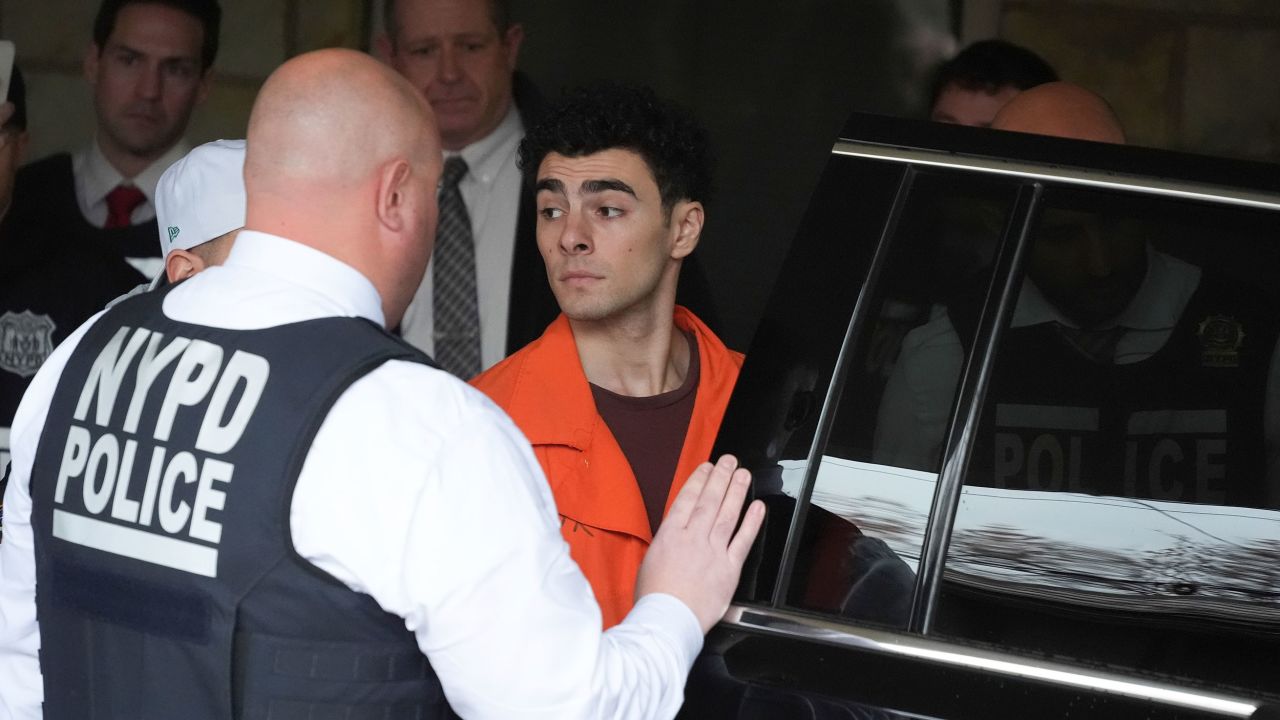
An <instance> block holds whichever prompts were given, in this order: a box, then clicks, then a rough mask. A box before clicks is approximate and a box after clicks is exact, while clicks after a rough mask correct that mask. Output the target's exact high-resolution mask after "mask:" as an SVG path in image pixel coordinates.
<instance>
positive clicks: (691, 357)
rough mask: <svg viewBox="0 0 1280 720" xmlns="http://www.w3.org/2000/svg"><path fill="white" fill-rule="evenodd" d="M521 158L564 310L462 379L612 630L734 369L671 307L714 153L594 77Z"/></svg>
mask: <svg viewBox="0 0 1280 720" xmlns="http://www.w3.org/2000/svg"><path fill="white" fill-rule="evenodd" d="M520 165H521V167H522V168H523V170H524V172H525V173H526V176H527V178H528V179H529V180H530V181H531V184H532V185H533V187H534V189H535V191H536V197H537V210H538V227H537V238H538V249H539V251H540V252H541V254H542V258H543V260H544V261H545V262H546V267H547V278H548V280H549V281H550V283H551V289H552V290H553V291H554V293H555V296H556V301H557V302H558V303H559V305H560V309H561V315H560V316H559V317H558V318H556V320H555V321H554V322H553V323H552V324H551V325H550V326H549V327H548V328H547V330H546V331H545V332H544V333H543V334H542V336H541V337H540V338H538V339H537V340H535V341H533V342H532V343H530V344H529V345H527V346H525V347H524V348H523V349H522V350H520V351H519V352H517V353H516V354H514V355H512V356H511V357H509V358H507V359H506V360H504V361H503V362H501V363H499V364H498V365H496V366H494V367H493V368H492V369H490V370H489V371H487V372H485V373H483V374H481V375H479V376H477V377H476V378H474V379H473V380H472V381H471V382H472V384H473V385H475V386H476V387H477V388H479V389H480V390H482V391H484V392H485V393H486V394H488V395H489V396H490V397H491V398H493V400H494V401H495V402H496V403H497V404H498V405H500V406H501V407H502V409H504V410H506V411H507V413H508V414H509V415H510V416H511V418H512V419H513V420H515V422H516V424H517V425H518V426H519V427H520V429H521V430H522V431H523V432H524V434H525V436H526V437H527V438H528V439H529V442H530V443H531V444H532V445H533V449H534V454H535V455H536V456H537V458H538V461H539V462H540V463H541V464H542V468H543V470H544V471H545V472H546V475H547V479H548V480H549V481H550V483H551V489H552V492H553V493H554V494H555V500H556V507H557V509H558V510H559V513H560V517H561V525H560V529H561V532H562V534H563V535H564V537H565V540H567V541H568V543H569V548H570V551H571V553H572V555H573V558H574V560H576V561H577V562H578V565H579V566H580V567H581V568H582V571H583V573H584V574H586V576H587V579H588V580H589V581H590V582H591V587H592V589H593V590H594V591H595V594H596V599H597V600H598V601H599V603H600V609H601V611H602V613H603V620H604V625H605V627H609V626H612V625H615V624H617V623H619V622H621V621H622V619H623V618H624V617H625V616H626V614H627V612H628V611H629V610H630V609H631V606H632V603H633V601H634V598H633V595H634V592H635V580H636V572H637V570H638V569H639V567H640V561H641V560H642V559H643V557H644V554H645V551H646V550H647V549H648V547H649V542H650V541H651V540H652V538H653V532H654V531H655V530H656V529H657V527H658V523H659V522H660V521H661V520H662V517H663V515H664V514H665V513H666V510H667V508H668V507H669V505H670V503H671V501H672V499H673V498H675V496H676V493H677V492H678V491H679V490H680V486H681V485H682V484H683V478H686V477H688V476H689V474H690V473H691V472H692V471H693V469H694V468H695V467H696V466H697V465H698V463H701V462H703V461H705V460H706V459H707V458H708V456H709V455H710V453H711V445H712V443H713V442H714V440H715V436H716V432H717V430H718V429H719V427H720V420H721V418H722V417H723V416H724V410H725V406H726V405H727V404H728V401H729V394H730V392H731V391H732V390H733V385H734V382H735V381H736V380H737V378H738V368H739V367H740V366H741V365H742V355H741V354H739V353H736V352H733V351H731V350H729V349H728V348H726V347H725V346H724V343H722V342H720V340H719V339H718V338H717V337H716V336H715V334H714V333H712V332H711V330H710V329H708V328H707V326H706V325H704V324H703V323H702V321H700V320H699V319H698V318H697V317H695V316H694V315H693V313H691V312H689V311H688V310H686V309H685V308H683V307H679V306H677V305H676V304H675V297H676V283H677V279H678V276H679V274H680V264H681V262H682V261H683V260H684V258H686V257H688V256H689V253H691V252H693V249H694V248H695V247H696V246H697V244H698V238H699V235H700V234H701V232H702V224H703V217H704V209H703V200H704V199H705V198H706V195H707V192H708V189H709V186H710V177H711V168H710V153H709V149H708V147H707V141H706V133H705V131H703V130H702V129H701V128H700V127H699V126H698V125H697V124H696V123H694V122H693V120H692V119H691V118H689V117H688V116H686V115H685V114H683V113H682V112H681V111H679V110H678V109H676V108H674V107H671V106H669V105H667V104H665V103H663V102H662V101H660V100H659V99H658V98H657V97H656V96H655V95H654V94H653V93H652V92H651V91H649V90H646V89H639V88H629V87H624V86H619V85H595V86H592V87H589V88H584V89H581V90H579V91H577V92H575V93H571V94H569V95H567V96H566V97H565V98H564V100H562V101H561V102H560V103H558V104H557V105H556V106H555V107H553V108H552V109H551V111H550V112H549V113H548V114H547V116H546V117H545V118H544V119H543V120H542V122H540V123H539V124H538V125H537V126H535V127H534V128H532V129H531V130H530V131H529V133H528V134H527V135H526V137H525V139H524V142H522V143H521V145H520ZM676 478H679V479H680V481H679V482H677V481H675V479H676Z"/></svg>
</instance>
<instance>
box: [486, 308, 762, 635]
mask: <svg viewBox="0 0 1280 720" xmlns="http://www.w3.org/2000/svg"><path fill="white" fill-rule="evenodd" d="M675 323H676V326H677V327H680V328H682V329H684V330H687V331H690V332H692V333H693V335H694V336H695V337H696V338H697V341H698V353H699V361H700V363H701V371H700V372H701V374H700V381H699V383H698V389H697V394H696V395H695V396H694V403H693V414H692V416H691V417H690V418H689V431H688V433H687V434H686V436H685V441H684V449H683V450H682V451H681V452H680V461H679V464H678V465H677V466H676V475H675V479H674V481H673V482H672V484H671V492H670V494H669V495H668V496H667V509H668V510H669V509H670V507H671V501H672V500H673V499H674V498H675V496H676V493H678V492H679V491H680V488H681V487H683V485H684V482H685V480H687V479H688V478H689V475H691V474H692V473H693V470H694V468H696V467H697V466H698V464H699V463H701V462H703V461H705V460H707V459H708V457H709V456H710V454H711V445H712V443H713V442H715V438H716V432H717V431H718V430H719V429H720V420H721V418H723V417H724V409H725V406H726V405H728V403H729V394H730V393H731V392H732V391H733V384H734V383H735V382H736V381H737V379H738V368H740V367H741V366H742V354H741V353H737V352H734V351H732V350H730V349H728V348H727V347H725V345H724V343H722V342H720V339H719V338H717V337H716V336H715V334H714V333H712V332H711V330H710V329H709V328H707V326H706V325H703V324H702V321H701V320H699V319H698V318H697V317H695V316H694V314H693V313H691V312H689V311H688V310H686V309H685V308H683V307H679V306H677V307H676V309H675ZM471 384H472V385H474V386H475V387H477V388H479V389H480V390H481V391H483V392H484V393H485V394H487V395H488V396H489V397H490V398H492V399H493V401H494V402H496V403H497V404H498V405H499V406H501V407H502V409H503V410H506V411H507V414H509V415H510V416H511V418H512V419H513V420H515V423H516V425H517V426H518V427H519V428H520V430H521V431H523V432H524V435H525V437H526V438H528V439H529V442H530V444H532V445H533V452H534V455H535V456H536V457H537V458H538V462H539V463H540V464H541V465H542V470H543V472H545V473H546V475H547V480H548V482H549V483H550V484H551V492H552V493H553V494H554V495H555V499H556V508H557V509H558V510H559V513H560V532H561V534H563V535H564V538H565V540H566V541H568V543H569V551H570V553H571V554H572V556H573V559H574V560H576V561H577V563H578V566H579V567H581V568H582V572H583V574H585V575H586V576H587V580H588V581H589V582H590V583H591V589H592V590H593V591H594V592H595V595H596V600H597V601H598V602H599V603H600V610H601V613H602V614H603V619H604V627H606V628H608V627H612V626H613V625H616V624H618V623H619V622H622V619H623V618H624V617H626V615H627V613H628V612H629V611H630V610H631V606H632V605H633V604H634V601H635V597H634V596H635V585H636V573H637V572H638V571H639V570H640V561H641V560H642V559H644V553H645V551H646V550H647V549H648V548H649V543H650V542H651V541H652V540H653V534H652V532H651V531H650V530H649V516H648V513H647V512H646V511H645V507H644V500H643V498H642V497H641V495H640V487H639V485H638V484H637V483H636V479H635V475H634V474H632V472H631V466H630V465H629V464H628V463H627V459H626V457H625V456H624V455H623V454H622V449H621V448H620V447H618V441H617V440H615V439H614V437H613V434H612V433H611V432H609V426H608V425H606V424H605V422H604V419H603V418H601V417H600V414H599V413H598V412H596V406H595V400H594V399H593V398H592V397H591V388H590V387H589V386H588V384H587V378H586V375H585V374H584V373H583V371H582V363H581V362H580V361H579V359H578V349H577V346H576V345H575V344H574V342H573V331H572V330H571V329H570V327H569V321H568V319H567V318H566V317H565V316H564V315H560V316H559V317H557V318H556V320H555V321H554V322H553V323H551V325H550V326H548V327H547V329H546V331H545V332H544V333H543V334H542V336H541V337H539V338H538V339H537V340H534V341H533V342H531V343H529V344H528V345H527V346H525V347H524V348H523V349H521V350H520V351H519V352H517V353H516V354H514V355H512V356H511V357H509V358H507V359H506V360H503V361H502V362H501V363H498V364H497V365H495V366H494V367H492V368H490V369H489V370H487V371H485V372H484V373H482V374H480V375H478V376H476V377H475V378H473V379H472V380H471Z"/></svg>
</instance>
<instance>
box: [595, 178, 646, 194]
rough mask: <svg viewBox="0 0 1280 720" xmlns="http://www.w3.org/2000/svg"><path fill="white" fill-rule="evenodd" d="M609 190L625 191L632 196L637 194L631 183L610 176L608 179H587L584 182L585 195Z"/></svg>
mask: <svg viewBox="0 0 1280 720" xmlns="http://www.w3.org/2000/svg"><path fill="white" fill-rule="evenodd" d="M609 190H617V191H618V192H624V193H626V194H628V195H630V196H631V197H635V196H636V191H635V190H632V189H631V186H630V185H628V184H626V183H624V182H622V181H621V180H616V179H614V178H608V179H606V180H587V181H586V182H584V183H582V192H583V194H585V195H593V194H595V193H602V192H608V191H609Z"/></svg>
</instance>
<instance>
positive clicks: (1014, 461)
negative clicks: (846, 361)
mask: <svg viewBox="0 0 1280 720" xmlns="http://www.w3.org/2000/svg"><path fill="white" fill-rule="evenodd" d="M1044 199H1045V206H1044V208H1043V211H1042V212H1041V213H1040V215H1039V217H1038V219H1037V221H1036V224H1035V225H1034V227H1033V233H1034V234H1033V236H1032V238H1031V241H1032V245H1031V246H1030V248H1029V250H1030V253H1029V256H1028V262H1027V267H1026V272H1025V276H1024V278H1023V279H1022V282H1021V286H1020V288H1019V294H1018V296H1017V302H1016V304H1015V307H1014V310H1013V313H1012V317H1011V318H1010V321H1009V323H1008V324H1007V326H1006V327H1005V328H1004V330H1003V334H1002V336H1001V339H1000V343H999V347H998V349H997V355H996V357H995V360H994V365H993V372H992V375H991V381H990V385H989V387H988V389H987V393H986V398H985V402H984V407H983V411H982V420H981V422H980V425H979V429H978V432H977V434H976V442H975V445H974V447H973V449H972V454H971V457H970V462H969V472H968V476H967V477H966V481H965V483H966V487H965V489H964V492H963V494H962V497H961V500H960V506H959V511H958V514H957V516H956V519H955V528H954V531H953V534H952V537H951V542H950V548H949V551H948V558H947V569H946V575H945V582H944V590H943V595H942V598H941V600H940V603H939V605H938V611H939V612H938V616H937V617H938V622H937V626H936V627H937V630H938V631H939V632H941V633H943V634H948V635H956V636H961V637H965V638H969V639H977V640H982V641H987V642H994V643H998V644H1000V645H1005V646H1009V647H1015V648H1021V649H1024V650H1029V651H1032V652H1049V653H1052V654H1054V655H1055V656H1062V657H1067V658H1078V659H1087V660H1089V661H1103V662H1115V663H1119V664H1123V665H1126V666H1129V667H1134V668H1138V669H1144V670H1149V671H1153V672H1161V673H1168V674H1172V675H1183V676H1186V677H1192V678H1209V679H1213V680H1214V681H1217V682H1222V683H1226V684H1230V685H1236V686H1242V687H1251V688H1264V687H1266V686H1267V685H1268V684H1269V683H1272V680H1271V679H1270V678H1272V677H1273V676H1274V670H1275V661H1274V658H1275V657H1277V654H1276V653H1277V652H1278V651H1280V647H1278V646H1277V645H1276V640H1275V637H1276V636H1275V635H1274V631H1275V630H1276V629H1278V628H1280V591H1278V590H1277V588H1280V566H1278V565H1277V564H1276V563H1275V562H1274V558H1275V557H1277V554H1276V553H1277V551H1280V513H1277V512H1275V511H1274V508H1276V507H1277V506H1278V500H1280V493H1278V492H1277V483H1276V480H1275V478H1276V477H1277V463H1276V457H1277V452H1276V450H1277V447H1280V442H1278V440H1280V438H1278V437H1277V431H1278V430H1280V423H1277V421H1276V414H1277V412H1278V411H1280V404H1278V403H1277V392H1278V391H1280V388H1278V387H1277V386H1278V384H1280V373H1278V372H1277V370H1278V369H1280V364H1278V362H1277V361H1278V359H1280V357H1278V354H1277V352H1276V345H1277V330H1278V329H1280V315H1277V313H1276V312H1275V308H1276V297H1275V296H1274V295H1273V294H1272V293H1273V292H1274V291H1273V290H1269V289H1267V286H1268V281H1269V278H1270V277H1271V276H1272V275H1274V273H1275V271H1276V269H1277V268H1280V249H1278V248H1277V247H1276V243H1275V240H1276V238H1277V237H1280V233H1277V230H1278V229H1280V218H1277V217H1276V216H1275V215H1274V214H1271V213H1266V212H1261V211H1252V210H1243V209H1240V208H1235V207H1227V206H1211V205H1203V204H1191V203H1188V202H1184V201H1179V202H1175V201H1169V200H1162V199H1155V198H1151V197H1148V196H1127V195H1123V194H1120V193H1102V192H1098V191H1083V190H1064V189H1057V190H1050V191H1048V192H1046V193H1045V196H1044ZM980 310H981V308H980V306H979V305H976V304H964V303H956V304H953V305H951V306H948V307H947V309H946V318H947V324H948V325H949V326H950V327H951V328H952V331H953V332H955V333H956V335H955V337H958V338H966V337H970V336H969V335H968V334H967V333H966V328H970V327H976V325H977V323H978V321H979V317H978V315H979V312H980ZM955 342H956V341H955V340H954V338H952V340H951V344H952V345H954V343H955ZM960 345H961V346H962V347H964V346H965V343H964V342H963V341H961V342H960ZM921 347H925V348H928V349H931V350H932V351H933V355H932V356H930V355H929V354H928V353H921V354H920V356H919V357H916V358H912V360H911V362H910V363H908V365H909V366H911V367H913V369H914V372H916V373H917V374H918V375H922V376H923V375H927V370H925V369H921V368H927V367H935V368H943V370H941V371H940V372H943V373H949V372H950V371H949V370H948V369H947V368H949V365H948V363H949V362H951V360H949V359H948V358H946V357H941V356H940V355H939V353H938V352H937V350H936V348H937V347H951V345H948V344H947V343H945V342H943V343H940V342H938V341H936V340H934V341H933V344H932V345H929V344H928V343H921ZM952 352H954V348H952ZM906 354H907V351H906V349H905V348H904V355H906ZM906 377H907V380H911V378H912V377H913V376H912V375H910V374H907V375H906ZM956 377H958V375H957V376H956ZM935 382H940V383H943V384H945V383H946V382H954V380H952V378H951V376H950V375H949V374H948V377H947V378H946V379H945V380H936V379H935ZM908 384H910V383H908ZM910 396H911V395H910V393H906V394H904V395H903V397H910ZM935 405H936V403H935ZM883 412H884V411H883V410H882V413H883ZM927 442H929V443H935V442H936V443H940V442H941V436H940V435H938V436H933V435H931V436H930V438H929V439H928V441H927ZM1029 599H1030V600H1034V602H1032V603H1028V602H1027V600H1029ZM1152 648H1156V649H1158V651H1153V650H1152ZM1262 658H1268V659H1266V660H1265V661H1262V660H1261V659H1262Z"/></svg>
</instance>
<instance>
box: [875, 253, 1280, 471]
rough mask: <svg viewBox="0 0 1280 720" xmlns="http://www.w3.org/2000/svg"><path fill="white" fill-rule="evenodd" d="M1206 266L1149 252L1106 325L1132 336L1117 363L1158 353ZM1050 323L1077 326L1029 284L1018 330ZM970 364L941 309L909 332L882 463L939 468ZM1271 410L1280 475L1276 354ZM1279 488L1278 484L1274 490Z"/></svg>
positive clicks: (882, 425) (887, 414)
mask: <svg viewBox="0 0 1280 720" xmlns="http://www.w3.org/2000/svg"><path fill="white" fill-rule="evenodd" d="M1200 276H1201V271H1200V268H1198V267H1196V266H1195V265H1191V264H1189V263H1187V262H1184V261H1182V260H1179V259H1177V258H1175V257H1172V256H1170V255H1166V254H1164V253H1162V252H1160V251H1158V250H1155V249H1154V248H1151V247H1148V248H1147V274H1146V276H1145V277H1144V278H1143V280H1142V284H1141V285H1139V286H1138V292H1137V293H1136V294H1135V295H1134V297H1133V300H1131V301H1130V302H1129V304H1128V306H1127V307H1125V309H1124V311H1123V312H1121V313H1120V315H1118V316H1117V317H1116V318H1115V319H1114V320H1112V321H1110V322H1109V323H1107V324H1106V325H1105V326H1104V327H1103V328H1099V329H1105V328H1111V327H1120V328H1124V329H1125V332H1124V334H1123V335H1121V336H1120V339H1119V341H1118V342H1117V344H1116V351H1115V358H1114V361H1115V363H1116V364H1120V365H1123V364H1129V363H1136V362H1141V361H1142V360H1146V359H1147V358H1149V357H1151V356H1152V355H1154V354H1155V353H1156V352H1157V351H1159V350H1160V348H1161V347H1163V346H1164V344H1165V342H1167V341H1168V339H1169V336H1170V335H1171V334H1172V333H1173V330H1174V328H1175V327H1176V325H1177V324H1178V319H1179V318H1181V317H1182V313H1183V311H1184V310H1185V309H1186V307H1187V303H1188V302H1189V301H1190V300H1191V296H1192V295H1194V294H1195V291H1196V288H1197V287H1199V285H1200ZM1046 322H1056V323H1060V324H1062V325H1064V326H1066V327H1071V328H1077V327H1079V326H1078V325H1077V324H1076V323H1074V322H1072V321H1071V320H1069V319H1068V318H1067V317H1065V316H1064V315H1062V313H1061V312H1059V311H1058V309H1057V308H1055V307H1054V306H1053V305H1052V304H1051V303H1050V302H1049V301H1048V300H1047V299H1045V297H1044V295H1043V294H1042V293H1041V292H1040V290H1039V289H1038V288H1037V287H1036V286H1035V284H1034V283H1032V282H1031V281H1030V280H1029V279H1027V280H1024V282H1023V283H1022V291H1021V293H1020V294H1019V295H1018V302H1017V305H1015V306H1014V310H1013V320H1012V323H1011V325H1012V327H1015V328H1017V327H1028V326H1031V325H1039V324H1042V323H1046ZM963 366H964V346H963V345H962V344H961V342H960V336H959V335H958V334H956V330H955V327H954V326H953V325H952V324H951V318H950V317H949V316H948V315H947V313H946V311H945V310H943V309H942V308H940V307H938V308H935V309H934V311H933V312H932V313H931V315H930V318H929V321H928V322H927V323H925V324H924V325H921V326H920V327H918V328H915V329H913V330H911V331H910V332H908V333H907V335H906V337H905V338H903V341H902V350H901V352H900V353H899V355H898V362H897V364H896V365H895V366H894V368H893V372H892V373H891V374H890V376H889V381H888V383H887V384H886V385H885V389H884V395H883V396H882V398H881V401H880V409H879V415H878V418H877V421H876V429H875V440H874V443H873V446H872V459H873V460H874V461H875V462H876V463H880V464H885V465H896V466H899V467H908V468H916V469H928V470H936V469H937V467H938V462H939V455H940V453H941V450H942V443H943V439H944V435H945V433H946V429H947V425H948V422H949V421H950V413H951V407H952V405H953V404H954V402H955V397H956V389H957V387H958V386H959V383H960V371H961V369H962V368H963ZM1265 402H1266V407H1265V428H1264V432H1265V436H1266V438H1267V458H1268V473H1269V474H1276V473H1280V418H1277V417H1276V414H1277V411H1280V352H1272V355H1271V369H1270V373H1269V375H1268V382H1267V390H1266V401H1265ZM1276 485H1277V483H1274V482H1273V483H1272V486H1273V487H1275V486H1276Z"/></svg>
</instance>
